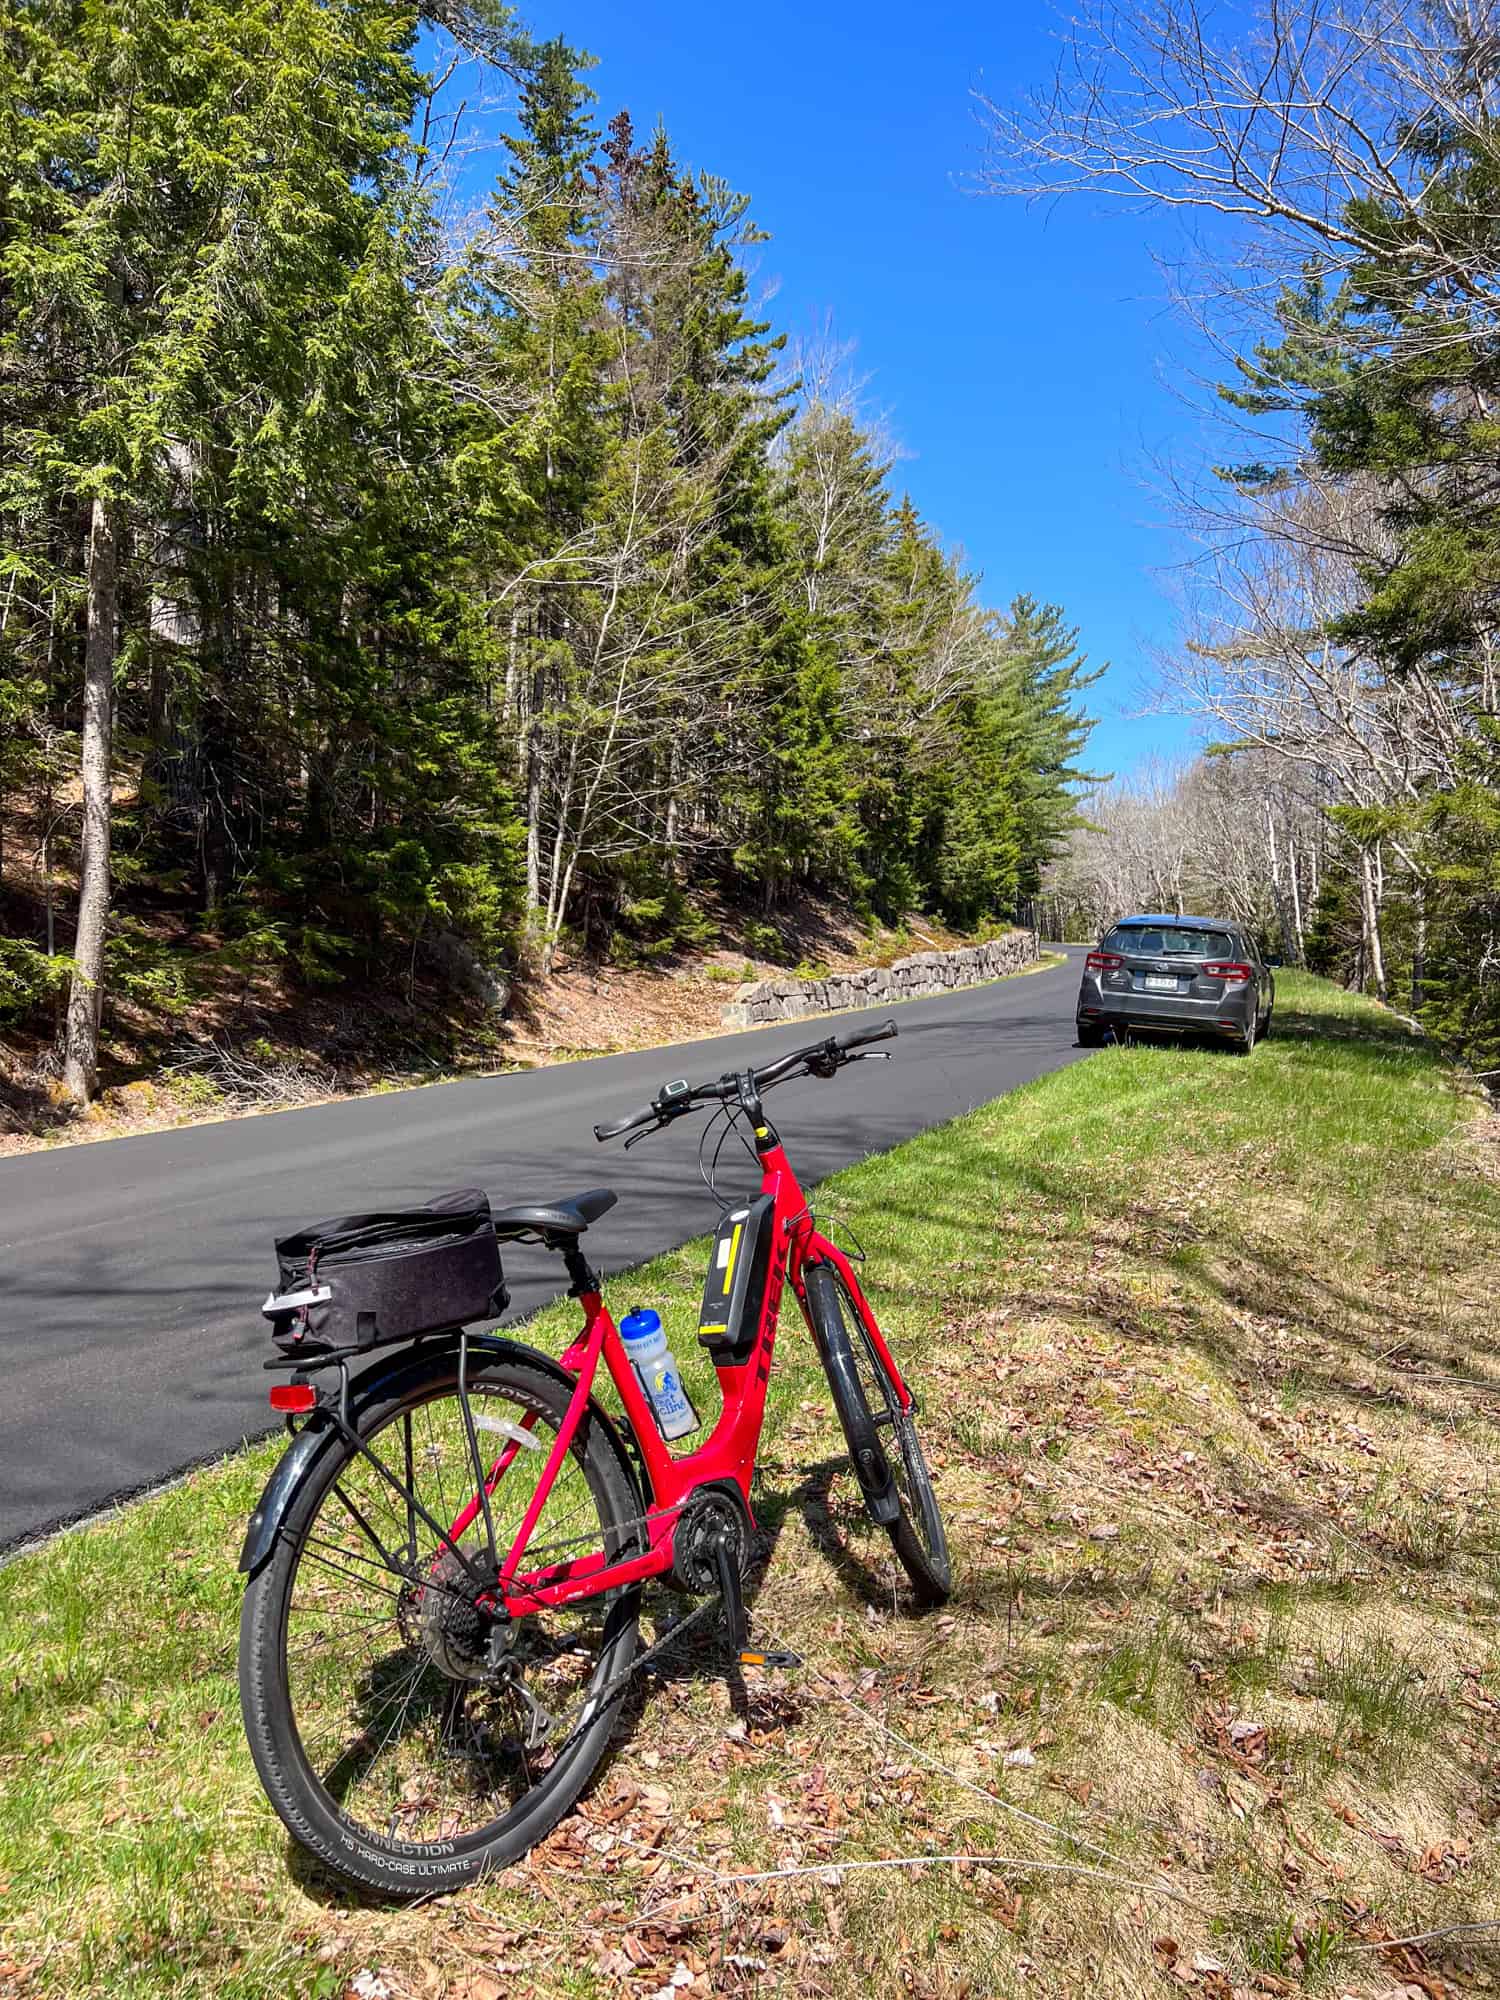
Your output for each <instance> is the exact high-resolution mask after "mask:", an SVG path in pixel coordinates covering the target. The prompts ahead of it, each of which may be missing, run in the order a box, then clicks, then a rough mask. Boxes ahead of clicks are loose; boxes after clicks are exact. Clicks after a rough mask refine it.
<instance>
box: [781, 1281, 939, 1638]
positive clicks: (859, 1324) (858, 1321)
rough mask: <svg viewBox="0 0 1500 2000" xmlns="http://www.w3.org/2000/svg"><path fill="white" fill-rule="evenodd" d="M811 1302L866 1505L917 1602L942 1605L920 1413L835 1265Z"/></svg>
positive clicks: (935, 1516)
mask: <svg viewBox="0 0 1500 2000" xmlns="http://www.w3.org/2000/svg"><path fill="white" fill-rule="evenodd" d="M807 1303H808V1309H809V1311H810V1313H811V1315H812V1322H813V1334H814V1336H815V1338H816V1340H817V1343H818V1352H819V1354H820V1356H821V1358H822V1362H823V1368H824V1372H825V1373H826V1374H827V1377H828V1386H829V1388H830V1389H831V1390H832V1391H833V1403H834V1408H835V1409H836V1410H837V1411H838V1416H839V1423H840V1424H841V1426H842V1427H843V1432H844V1438H845V1441H846V1442H847V1444H848V1446H849V1456H850V1458H851V1460H852V1461H853V1465H854V1472H855V1476H856V1478H857V1479H858V1480H859V1484H860V1488H861V1491H862V1492H863V1494H864V1498H865V1505H866V1507H867V1508H868V1509H869V1511H870V1514H871V1516H872V1517H873V1518H874V1519H875V1520H876V1521H878V1522H880V1524H881V1525H882V1526H883V1527H884V1528H885V1530H886V1532H887V1533H888V1534H889V1536H890V1538H891V1545H892V1547H893V1548H894V1549H895V1551H896V1554H897V1556H898V1557H899V1559H900V1562H901V1566H902V1568H903V1569H904V1570H905V1571H906V1574H907V1575H908V1576H909V1577H910V1578H911V1583H912V1588H913V1589H914V1590H915V1592H916V1594H917V1597H918V1598H919V1600H920V1601H921V1602H922V1603H923V1604H944V1603H946V1602H947V1600H948V1598H949V1596H950V1594H951V1593H952V1589H953V1566H952V1562H951V1560H950V1558H949V1555H948V1537H947V1533H946V1531H945V1530H944V1527H943V1516H942V1510H941V1509H940V1508H939V1506H938V1502H937V1495H936V1494H935V1493H934V1492H933V1490H932V1475H931V1474H930V1473H929V1471H928V1469H927V1460H926V1457H925V1456H924V1454H923V1451H922V1446H921V1441H920V1440H919V1439H918V1437H917V1424H916V1416H915V1412H914V1411H912V1410H910V1409H905V1408H903V1407H902V1402H901V1395H900V1392H899V1390H898V1389H897V1387H896V1384H895V1382H894V1381H893V1380H892V1378H891V1374H890V1371H889V1369H888V1368H887V1366H886V1364H885V1361H884V1359H883V1358H882V1356H881V1353H880V1349H879V1348H878V1347H877V1345H876V1344H875V1342H874V1340H873V1339H872V1338H871V1334H870V1328H869V1324H868V1322H867V1319H866V1313H865V1311H862V1310H861V1307H860V1304H859V1301H858V1300H856V1299H855V1298H854V1296H853V1294H852V1293H851V1291H850V1289H849V1287H848V1285H847V1284H846V1283H845V1282H844V1279H843V1278H842V1276H841V1275H840V1274H839V1271H838V1269H837V1268H836V1266H834V1265H832V1264H813V1265H810V1266H809V1268H808V1272H807ZM888 1437H889V1438H891V1439H893V1440H894V1449H891V1448H889V1447H888V1446H887V1444H886V1442H885V1440H886V1439H887V1438H888Z"/></svg>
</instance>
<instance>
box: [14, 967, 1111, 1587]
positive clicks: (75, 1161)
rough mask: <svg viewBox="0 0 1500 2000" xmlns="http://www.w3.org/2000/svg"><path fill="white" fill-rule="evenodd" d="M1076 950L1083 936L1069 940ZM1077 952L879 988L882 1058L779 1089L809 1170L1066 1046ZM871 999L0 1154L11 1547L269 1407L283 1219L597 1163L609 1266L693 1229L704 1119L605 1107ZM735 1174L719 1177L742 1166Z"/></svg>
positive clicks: (1023, 1076)
mask: <svg viewBox="0 0 1500 2000" xmlns="http://www.w3.org/2000/svg"><path fill="white" fill-rule="evenodd" d="M1075 956H1076V954H1075ZM1077 979H1078V971H1077V967H1076V965H1074V964H1073V963H1071V962H1070V963H1068V964H1065V965H1061V966H1057V967H1054V968H1052V969H1051V970H1049V971H1045V972H1038V973H1029V974H1026V975H1024V976H1022V977H1019V978H1012V979H1006V980H1000V981H997V982H996V983H995V984H993V985H989V986H976V987H971V988H968V989H967V990H965V991H962V992H958V993H951V994H946V995H944V996H943V997H941V998H940V999H933V1000H913V1001H908V1002H906V1003H905V1004H903V1005H901V1006H898V1007H893V1008H891V1009H890V1010H889V1011H890V1012H891V1014H892V1015H893V1016H894V1017H895V1019H896V1021H897V1022H898V1024H899V1026H900V1029H901V1036H900V1039H899V1040H898V1041H896V1042H893V1043H892V1044H891V1053H892V1056H893V1058H894V1060H892V1061H891V1062H889V1063H871V1064H868V1065H866V1066H864V1067H860V1068H856V1069H852V1070H846V1071H845V1072H843V1074H842V1075H841V1076H839V1077H838V1078H836V1079H835V1080H834V1081H833V1082H831V1083H826V1084H825V1083H819V1082H817V1081H815V1080H812V1079H803V1080H799V1081H798V1082H796V1083H789V1084H787V1085H786V1086H785V1087H784V1088H783V1089H781V1090H779V1091H778V1092H777V1095H776V1098H775V1115H776V1122H777V1125H778V1127H779V1128H780V1130H781V1133H782V1135H783V1137H784V1139H785V1140H786V1142H787V1150H788V1151H789V1153H790V1154H791V1157H792V1159H793V1162H794V1163H795V1165H796V1167H797V1171H798V1174H799V1177H800V1178H801V1179H802V1181H803V1182H804V1184H805V1185H808V1186H811V1185H812V1183H813V1182H814V1181H816V1180H819V1179H821V1178H822V1177H823V1176H824V1175H825V1174H828V1173H831V1172H833V1171H834V1169H836V1168H838V1167H842V1166H845V1165H847V1164H848V1163H849V1162H850V1161H852V1160H858V1159H862V1158H863V1157H864V1156H865V1155H866V1154H867V1153H871V1152H875V1151H878V1150H880V1149H882V1148H884V1147H886V1146H890V1145H893V1144H895V1143H896V1142H897V1141H898V1140H900V1139H904V1138H907V1137H909V1136H910V1135H911V1134H912V1133H914V1132H919V1131H921V1130H923V1129H924V1128H925V1127H927V1126H930V1125H935V1124H939V1123H941V1122H942V1121H943V1120H944V1119H947V1118H951V1117H953V1116H955V1115H956V1114H957V1113H958V1112H961V1111H965V1110H968V1109H969V1108H970V1107H971V1106H973V1105H975V1104H980V1103H983V1102H984V1101H985V1100H986V1099H988V1098H991V1097H997V1096H999V1095H1000V1093H1001V1092H1003V1091H1006V1090H1012V1089H1014V1088H1015V1087H1016V1086H1017V1085H1018V1084H1022V1083H1026V1082H1028V1081H1029V1080H1030V1079H1031V1078H1033V1077H1036V1076H1040V1075H1042V1074H1043V1073H1044V1072H1045V1071H1047V1070H1051V1069H1056V1068H1058V1067H1059V1066H1060V1065H1061V1064H1063V1063H1066V1062H1069V1061H1072V1060H1073V1059H1074V1058H1075V1056H1076V1055H1077V1053H1078V1052H1077V1051H1076V1050H1075V1049H1074V1047H1073V1002H1074V998H1075V995H1076V992H1077ZM879 1018H880V1013H879V1010H875V1011H873V1012H871V1013H870V1014H869V1015H840V1016H834V1017H830V1018H828V1019H827V1020H826V1022H825V1021H823V1020H811V1021H799V1022H788V1023H785V1024H783V1025H780V1026H777V1027H773V1028H760V1029H755V1030H753V1031H752V1032H749V1033H744V1034H735V1035H728V1036H722V1037H719V1038H716V1039H714V1040H711V1041H701V1042H689V1043H684V1044H681V1045H680V1046H678V1047H676V1048H673V1049H671V1050H666V1049H650V1050H647V1051H645V1052H644V1053H641V1054H631V1055H621V1056H606V1057H601V1058H599V1059H597V1060H595V1061H592V1062H576V1063H564V1064H560V1065H558V1066H557V1067H556V1068H554V1069H540V1070H531V1071H527V1072H524V1073H518V1074H515V1075H509V1076H497V1077H486V1078H481V1079H476V1080H474V1081H470V1082H463V1083H449V1084H439V1085H433V1086H430V1087H429V1088H427V1089H421V1090H409V1091H400V1092H393V1093H385V1094H382V1095H379V1096H375V1097H364V1098H354V1099H350V1100H348V1101H346V1102H344V1103H339V1104H326V1105H318V1106H314V1107H310V1108H308V1109H306V1110H300V1111H282V1112H276V1113H273V1114H271V1115H269V1116H265V1117H258V1118H240V1119H230V1120H225V1121H224V1122H222V1123H219V1124H212V1125H198V1126H194V1127H191V1128H189V1129H187V1130H183V1131H177V1132H158V1133H151V1134H147V1135H143V1136H142V1137H140V1138H135V1139H111V1140H105V1141H101V1142H99V1143H98V1144H95V1145H83V1146H67V1147H60V1148H58V1149H56V1150H54V1151H48V1152H39V1153H30V1154H21V1155H18V1156H16V1157H14V1158H11V1159H6V1160H0V1260H3V1262H0V1269H3V1273H4V1277H3V1285H4V1289H3V1293H0V1371H3V1372H0V1382H3V1385H4V1393H3V1395H0V1548H5V1547H7V1546H9V1545H12V1544H14V1543H16V1542H18V1541H21V1540H24V1539H28V1538H29V1537H31V1536H32V1535H34V1534H37V1533H39V1532H42V1531H44V1530H46V1529H48V1528H51V1527H54V1526H57V1525H59V1524H60V1523H62V1522H64V1521H68V1520H75V1519H78V1518H80V1517H81V1516H83V1515H85V1514H88V1513H92V1512H94V1511H96V1510H97V1509H98V1508H100V1507H101V1506H103V1505H105V1504H106V1503H108V1502H109V1501H111V1500H113V1499H116V1498H120V1497H123V1496H124V1495H126V1494H128V1493H132V1492H136V1491H139V1490H141V1489H142V1488H145V1487H148V1486H152V1485H155V1484H157V1483H159V1482H160V1481H162V1480H164V1479H166V1478H168V1477H170V1476H171V1475H172V1474H173V1473H174V1472H178V1471H180V1470H182V1469H183V1468H184V1467H186V1466H189V1465H192V1464H195V1463H197V1462H199V1461H201V1460H203V1459H206V1458H209V1457H212V1456H214V1455H215V1454H217V1453H220V1452H223V1451H226V1450H228V1449H230V1448H231V1447H233V1446H234V1445H237V1444H239V1443H240V1442H241V1441H242V1440H243V1439H245V1438H247V1437H256V1436H260V1435H263V1434H264V1433H265V1432H266V1431H267V1430H269V1429H270V1428H272V1425H271V1422H270V1412H269V1410H268V1409H267V1406H266V1388H267V1383H268V1381H269V1380H270V1379H271V1378H269V1377H268V1376H266V1375H265V1374H264V1373H262V1371H261V1367H260V1363H261V1361H262V1359H263V1358H265V1356H266V1355H268V1354H269V1353H270V1352H271V1348H270V1343H269V1340H268V1337H267V1330H266V1323H265V1321H264V1320H262V1319H261V1317H260V1313H259V1306H260V1302H261V1300H262V1299H263V1298H264V1297H265V1295H266V1291H267V1289H268V1287H269V1283H270V1280H271V1278H272V1277H273V1276H274V1274H275V1262H274V1258H273V1256H272V1250H271V1245H272V1240H273V1239H274V1238H275V1237H276V1236H278V1235H281V1234H283V1233H285V1232H286V1231H287V1230H289V1229H291V1228H294V1227H295V1226H296V1225H298V1224H299V1223H303V1222H307V1221H311V1220H315V1219H316V1218H318V1217H320V1216H324V1215H340V1214H350V1213H352V1212H355V1211H358V1210H361V1209H365V1208H385V1207H389V1206H392V1205H393V1204H397V1203H405V1202H418V1201H423V1200H426V1199H427V1198H428V1197H429V1196H430V1195H433V1194H436V1193H440V1192H442V1191H443V1190H444V1189H447V1188H456V1187H483V1188H485V1189H487V1190H488V1192H489V1195H490V1198H491V1200H492V1201H493V1203H494V1204H495V1206H496V1207H497V1208H498V1207H501V1206H503V1205H505V1204H506V1203H508V1202H513V1201H520V1200H522V1199H528V1198H529V1199H540V1198H544V1197H546V1196H549V1195H559V1194H570V1193H576V1192H577V1191H579V1190H580V1189H583V1188H590V1187H598V1186H601V1185H603V1186H612V1187H614V1188H616V1189H617V1190H618V1191H619V1194H620V1205H619V1207H618V1208H616V1209H614V1210H612V1211H611V1213H610V1214H609V1215H607V1216H605V1217H604V1218H603V1220H602V1221H600V1222H598V1223H596V1224H595V1225H594V1227H593V1229H592V1230H591V1231H590V1234H589V1239H588V1241H589V1249H590V1251H591V1253H592V1255H593V1258H594V1261H595V1262H596V1263H597V1264H599V1265H600V1266H601V1268H602V1269H603V1270H604V1271H605V1272H606V1274H607V1273H609V1272H610V1271H618V1270H620V1269H621V1268H622V1267H623V1266H625V1265H628V1264H634V1263H638V1262H639V1261H640V1260H641V1259H643V1258H645V1257H648V1256H651V1255H654V1254H655V1253H656V1252H658V1251H661V1250H665V1249H669V1248H671V1247H672V1246H673V1245H675V1244H678V1243H682V1242H685V1241H686V1240H687V1239H688V1238H689V1237H690V1236H695V1235H698V1234H700V1233H702V1232H704V1231H707V1230H708V1229H709V1228H710V1227H711V1226H712V1223H713V1219H714V1215H715V1210H714V1208H713V1205H712V1203H711V1202H710V1201H709V1199H708V1196H707V1194H706V1193H705V1192H704V1190H703V1188H702V1186H701V1184H700V1182H699V1180H698V1176H697V1170H696V1163H695V1158H694V1146H695V1143H696V1131H697V1122H696V1120H695V1121H690V1122H684V1124H683V1125H681V1126H679V1127H677V1128H676V1129H675V1130H673V1131H671V1132H667V1133H663V1134H660V1135H657V1136H653V1137H652V1138H649V1139H647V1140H646V1141H645V1142H644V1144H642V1145H640V1146H637V1147H635V1148H634V1149H633V1150H632V1151H631V1152H630V1153H629V1154H628V1155H622V1154H621V1152H620V1150H619V1147H618V1145H614V1146H609V1147H601V1146H598V1145H596V1144H595V1142H594V1138H593V1133H592V1129H591V1128H592V1126H593V1124H594V1122H595V1121H596V1120H601V1119H606V1118H614V1117H618V1116H620V1115H621V1114H622V1113H624V1112H626V1111H631V1110H634V1109H636V1108H637V1107H638V1106H639V1105H641V1104H643V1103H644V1102H645V1101H646V1100H647V1099H648V1098H649V1097H650V1096H651V1095H652V1094H653V1093H654V1091H655V1090H656V1088H657V1086H658V1085H659V1084H661V1083H662V1082H664V1081H665V1080H666V1079H667V1078H669V1077H674V1076H687V1077H690V1078H691V1079H693V1080H694V1081H700V1080H702V1079H703V1078H706V1077H712V1076H717V1075H719V1074H721V1073H722V1072H723V1071H724V1070H726V1069H731V1068H743V1067H745V1066H746V1065H747V1064H752V1063H753V1064H757V1065H758V1064H761V1063H766V1062H769V1061H771V1060H772V1059H773V1058H774V1057H776V1056H778V1055H781V1054H783V1053H784V1052H785V1051H786V1050H788V1049H793V1048H797V1047H798V1046H800V1045H801V1044H803V1043H806V1042H809V1041H813V1040H815V1039H816V1038H817V1037H818V1036H819V1035H820V1034H822V1033H825V1032H830V1031H831V1032H840V1033H841V1032H844V1031H845V1030H846V1029H848V1028H850V1027H853V1026H855V1025H857V1024H863V1022H865V1021H866V1020H875V1019H879ZM730 1185H733V1183H732V1182H731V1183H730ZM506 1279H507V1282H508V1283H509V1285H510V1288H511V1293H512V1307H511V1314H510V1316H511V1317H512V1318H516V1317H518V1316H519V1315H522V1314H525V1313H528V1312H531V1311H534V1310H535V1309H536V1307H538V1306H539V1305H541V1304H543V1303H544V1302H545V1301H546V1300H547V1299H549V1298H552V1297H555V1296H556V1295H557V1293H558V1292H559V1291H561V1290H562V1289H563V1287H562V1284H561V1282H560V1279H561V1266H560V1265H559V1264H558V1262H557V1260H556V1259H555V1258H552V1257H549V1256H548V1255H547V1254H546V1253H545V1252H544V1251H542V1250H540V1249H530V1248H527V1247H524V1246H523V1247H521V1248H519V1249H508V1250H507V1251H506Z"/></svg>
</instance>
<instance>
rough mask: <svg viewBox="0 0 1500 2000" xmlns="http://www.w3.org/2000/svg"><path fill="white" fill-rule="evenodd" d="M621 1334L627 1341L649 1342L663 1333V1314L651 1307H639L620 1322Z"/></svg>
mask: <svg viewBox="0 0 1500 2000" xmlns="http://www.w3.org/2000/svg"><path fill="white" fill-rule="evenodd" d="M620 1332H621V1334H622V1335H623V1336H624V1338H625V1339H626V1340H649V1339H650V1338H651V1336H652V1334H653V1333H660V1332H661V1314H660V1313H659V1312H657V1311H655V1309H654V1308H653V1307H651V1306H637V1307H636V1309H635V1311H634V1312H632V1313H626V1315H625V1317H624V1319H622V1320H621V1321H620Z"/></svg>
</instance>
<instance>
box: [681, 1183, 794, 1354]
mask: <svg viewBox="0 0 1500 2000" xmlns="http://www.w3.org/2000/svg"><path fill="white" fill-rule="evenodd" d="M775 1211H776V1202H775V1199H774V1197H773V1196H771V1195H768V1194H758V1195H757V1196H756V1197H755V1199H754V1201H752V1202H751V1203H749V1205H748V1206H747V1207H745V1208H735V1209H731V1210H730V1212H729V1213H728V1214H727V1215H726V1216H725V1217H724V1218H723V1219H722V1221H721V1222H720V1224H719V1227H718V1230H717V1232H716V1234H715V1236H714V1243H713V1249H712V1251H711V1252H710V1254H709V1259H708V1276H707V1277H706V1278H705V1279H704V1281H703V1308H702V1310H701V1311H700V1313H699V1314H698V1341H699V1344H700V1346H702V1347H705V1348H707V1350H708V1352H709V1354H710V1355H711V1356H712V1357H713V1362H714V1366H715V1367H716V1368H740V1367H743V1366H744V1364H745V1363H746V1362H747V1361H748V1360H749V1359H750V1353H751V1349H752V1348H753V1347H754V1346H755V1336H756V1335H757V1334H758V1333H759V1332H760V1323H761V1319H762V1316H763V1315H764V1312H765V1306H766V1282H767V1279H768V1278H769V1276H770V1271H771V1247H772V1244H771V1237H772V1232H773V1231H774V1229H775V1227H776V1217H775Z"/></svg>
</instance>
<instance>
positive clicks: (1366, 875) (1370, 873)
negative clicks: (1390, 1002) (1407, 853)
mask: <svg viewBox="0 0 1500 2000" xmlns="http://www.w3.org/2000/svg"><path fill="white" fill-rule="evenodd" d="M1359 887H1360V916H1361V919H1362V927H1363V932H1364V935H1363V937H1362V939H1361V943H1362V945H1363V947H1364V953H1363V955H1364V961H1365V970H1366V972H1367V974H1368V977H1369V979H1370V981H1371V982H1372V984H1373V985H1374V988H1375V998H1376V999H1377V1000H1384V999H1385V998H1386V985H1385V953H1384V951H1383V949H1382V948H1381V943H1380V900H1379V897H1378V896H1377V894H1376V891H1375V862H1374V857H1373V855H1372V854H1371V851H1370V849H1369V848H1368V847H1362V848H1361V849H1360V850H1359Z"/></svg>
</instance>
